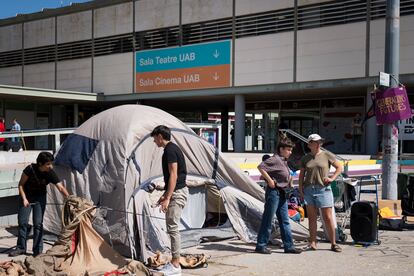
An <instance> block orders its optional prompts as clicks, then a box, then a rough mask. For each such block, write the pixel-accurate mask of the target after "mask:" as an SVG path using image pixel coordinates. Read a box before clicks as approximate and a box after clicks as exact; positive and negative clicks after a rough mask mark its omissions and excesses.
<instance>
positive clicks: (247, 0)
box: [236, 0, 295, 15]
mask: <svg viewBox="0 0 414 276" xmlns="http://www.w3.org/2000/svg"><path fill="white" fill-rule="evenodd" d="M294 3H295V1H293V0H279V1H275V0H255V1H252V0H236V15H242V14H251V13H258V12H264V11H271V10H281V9H286V8H291V7H293V6H294Z"/></svg>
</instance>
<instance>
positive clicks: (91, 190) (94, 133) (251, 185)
mask: <svg viewBox="0 0 414 276" xmlns="http://www.w3.org/2000/svg"><path fill="white" fill-rule="evenodd" d="M161 124H163V125H166V126H168V127H170V128H171V129H172V141H173V142H174V143H176V144H177V145H178V146H179V147H180V148H181V149H182V151H183V153H184V156H185V158H186V164H187V171H188V175H189V176H188V178H189V179H191V178H192V177H195V178H197V179H205V180H208V179H211V178H214V179H215V181H216V185H217V187H218V189H219V192H220V195H221V196H222V197H223V195H224V193H226V189H223V188H225V187H233V188H234V189H233V190H230V189H229V190H227V191H228V192H230V193H233V191H235V190H237V191H239V192H240V193H242V194H243V195H245V196H246V197H244V199H243V203H242V204H236V201H237V202H238V201H239V198H235V199H234V200H236V201H235V202H230V200H231V199H230V198H234V197H231V196H227V198H228V199H227V200H226V201H224V207H225V209H226V212H227V214H229V211H230V209H229V206H233V207H232V208H231V212H232V214H231V215H230V222H231V224H232V225H233V227H234V229H235V230H236V234H237V235H238V236H239V237H240V238H241V239H243V240H245V241H247V242H254V241H255V239H256V234H257V231H258V229H259V226H260V219H261V214H262V212H263V201H264V191H263V189H261V188H260V186H259V185H257V184H256V183H255V182H254V181H253V180H252V179H250V178H249V177H248V176H246V175H245V174H244V173H243V171H241V170H240V168H238V166H237V165H236V164H234V163H233V162H232V161H230V160H227V159H225V158H224V157H223V155H222V153H220V152H218V150H217V149H216V148H215V147H214V146H213V145H211V144H209V143H208V142H207V141H206V140H204V139H202V138H201V137H199V136H198V135H196V134H195V133H194V132H193V131H192V130H191V129H189V128H188V127H187V126H186V125H185V124H184V123H183V122H181V121H180V120H178V119H177V118H175V117H173V116H171V115H170V114H168V113H166V112H164V111H162V110H159V109H156V108H152V107H148V106H142V105H124V106H118V107H115V108H111V109H108V110H106V111H103V112H101V113H99V114H97V115H95V116H93V117H92V118H90V119H89V120H88V121H86V122H85V123H83V124H82V125H81V126H80V127H79V128H78V129H77V130H76V131H75V132H74V137H75V136H78V137H82V138H85V139H90V140H91V141H97V145H96V148H94V150H93V152H91V153H90V155H88V154H89V153H88V152H85V149H84V148H83V145H82V144H79V145H78V144H76V145H75V146H74V147H72V151H71V152H68V150H66V149H67V148H70V147H67V146H68V143H67V141H68V140H69V139H66V140H65V142H64V143H63V145H62V147H61V149H60V150H59V152H58V154H57V159H59V156H65V157H67V158H71V155H72V154H73V153H74V152H76V153H77V154H78V155H77V157H76V158H79V156H80V158H87V164H86V167H85V168H84V170H82V171H80V172H79V171H77V170H75V168H74V167H73V165H72V163H73V162H77V160H70V162H69V161H68V162H66V163H63V164H62V163H61V164H60V165H59V166H56V171H57V172H58V175H59V176H60V177H61V178H62V179H63V180H64V181H65V183H66V186H67V187H68V189H69V190H70V191H71V192H72V193H74V194H76V195H78V196H81V197H84V198H87V199H90V200H92V201H93V203H94V204H95V205H97V206H98V207H100V209H99V212H98V218H97V219H96V220H95V221H94V228H95V229H97V231H98V232H99V233H100V234H101V236H102V237H103V238H104V239H105V240H106V241H108V242H110V243H111V245H113V246H114V248H115V249H116V250H117V251H118V252H120V253H121V254H132V255H134V256H139V257H140V258H141V259H142V260H145V259H146V258H148V257H149V256H152V255H153V254H154V252H155V251H157V250H159V251H162V252H165V251H168V250H169V247H170V244H169V238H168V235H167V233H166V230H165V228H166V227H165V220H164V219H163V217H164V216H165V215H164V214H161V213H159V210H158V209H154V208H151V200H150V194H149V193H148V192H146V191H145V188H146V187H147V186H148V185H149V184H150V182H151V181H153V180H154V179H159V178H162V167H161V156H162V153H163V149H161V148H157V147H156V145H155V144H154V142H153V139H152V138H151V137H150V136H149V133H150V132H151V131H152V130H153V129H154V127H156V126H157V125H161ZM86 144H88V143H86ZM65 145H66V146H65ZM73 148H74V149H73ZM74 158H75V157H74ZM215 164H216V166H215ZM195 190H197V189H195ZM48 191H49V192H48V201H49V202H59V195H58V194H57V193H56V191H55V189H50V188H49V190H48ZM197 191H199V190H197ZM202 196H203V193H202V192H201V193H200V192H197V193H192V191H191V190H190V196H189V203H188V204H187V206H186V209H185V210H184V213H185V214H186V215H185V216H184V217H183V220H182V229H193V228H199V227H200V225H199V224H200V221H201V220H200V219H195V218H197V217H200V218H202V217H203V216H205V208H199V207H200V200H192V199H194V198H201V197H202ZM247 196H248V197H247ZM205 198H206V196H205V195H204V201H206V202H207V200H206V199H205ZM250 199H254V200H250ZM220 207H222V206H220ZM252 210H254V211H252ZM203 212H204V213H203ZM247 213H249V214H251V215H252V216H253V217H245V216H242V215H241V214H247ZM57 216H58V206H53V205H49V206H47V209H46V214H45V221H44V225H45V228H46V229H47V230H49V231H52V232H55V233H58V232H59V229H60V225H59V224H58V223H56V221H57V220H56V217H57ZM246 225H247V228H246V227H245V226H246ZM294 230H295V229H294ZM295 231H296V230H295ZM298 231H299V232H300V233H302V234H303V236H306V233H305V232H304V231H303V230H301V229H299V230H298Z"/></svg>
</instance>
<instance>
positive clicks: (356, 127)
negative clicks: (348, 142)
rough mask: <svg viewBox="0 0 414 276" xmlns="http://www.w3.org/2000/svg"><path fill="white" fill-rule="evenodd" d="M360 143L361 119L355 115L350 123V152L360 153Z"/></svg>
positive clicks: (358, 115)
mask: <svg viewBox="0 0 414 276" xmlns="http://www.w3.org/2000/svg"><path fill="white" fill-rule="evenodd" d="M361 142H362V119H361V115H360V114H359V113H357V114H356V115H355V118H354V120H353V121H352V152H355V151H356V152H361Z"/></svg>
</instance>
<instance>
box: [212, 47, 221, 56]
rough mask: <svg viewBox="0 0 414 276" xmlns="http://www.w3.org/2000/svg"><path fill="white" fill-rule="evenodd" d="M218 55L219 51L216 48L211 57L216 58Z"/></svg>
mask: <svg viewBox="0 0 414 276" xmlns="http://www.w3.org/2000/svg"><path fill="white" fill-rule="evenodd" d="M219 56H220V53H219V51H217V49H216V51H215V52H214V53H213V57H215V58H218V57H219Z"/></svg>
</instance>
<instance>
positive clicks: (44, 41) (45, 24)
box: [24, 17, 55, 48]
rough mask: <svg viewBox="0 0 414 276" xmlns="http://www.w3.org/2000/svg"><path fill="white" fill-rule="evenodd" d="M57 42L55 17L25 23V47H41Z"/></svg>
mask: <svg viewBox="0 0 414 276" xmlns="http://www.w3.org/2000/svg"><path fill="white" fill-rule="evenodd" d="M52 44H55V18H54V17H52V18H47V19H42V20H36V21H29V22H27V23H24V47H25V48H32V47H40V46H45V45H52Z"/></svg>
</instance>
